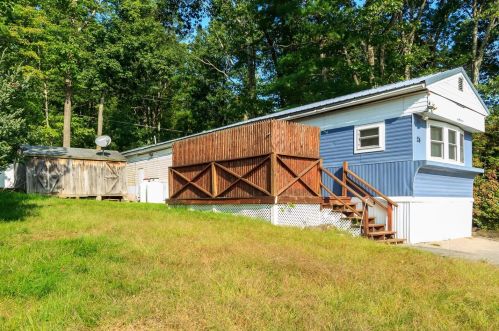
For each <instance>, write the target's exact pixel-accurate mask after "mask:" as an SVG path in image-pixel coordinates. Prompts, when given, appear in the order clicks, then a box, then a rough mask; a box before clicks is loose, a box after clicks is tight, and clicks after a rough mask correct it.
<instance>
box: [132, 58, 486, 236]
mask: <svg viewBox="0 0 499 331" xmlns="http://www.w3.org/2000/svg"><path fill="white" fill-rule="evenodd" d="M487 115H488V110H487V107H486V105H485V103H484V102H483V100H482V99H481V97H480V95H479V94H478V92H477V91H476V89H475V88H474V86H473V84H472V83H471V81H470V79H469V77H468V76H467V74H466V73H465V71H464V70H463V69H462V68H456V69H453V70H449V71H445V72H441V73H437V74H432V75H428V76H424V77H419V78H415V79H411V80H407V81H403V82H399V83H395V84H389V85H385V86H381V87H377V88H373V89H370V90H365V91H361V92H357V93H353V94H349V95H345V96H342V97H338V98H333V99H328V100H324V101H320V102H316V103H312V104H308V105H304V106H300V107H296V108H292V109H288V110H284V111H279V112H275V113H272V114H269V115H266V116H262V117H258V118H254V119H250V120H247V121H243V122H239V123H235V124H232V125H229V126H226V127H223V128H219V129H215V130H211V131H208V132H214V131H217V130H220V129H225V128H230V127H235V126H240V125H243V124H248V123H254V122H258V121H262V120H267V119H281V120H287V121H292V122H297V123H302V124H307V125H311V126H317V127H319V128H320V131H321V134H320V157H321V158H322V160H323V167H324V169H326V170H327V171H328V172H330V173H332V174H337V175H339V174H340V173H342V172H343V171H344V169H342V168H343V164H344V162H348V165H349V168H350V169H351V170H352V171H354V172H355V173H357V174H359V175H360V176H361V177H362V178H363V179H365V180H366V181H367V182H369V183H370V184H372V186H374V187H375V188H376V189H377V190H378V191H379V192H383V193H384V194H386V196H387V197H388V198H389V199H390V200H391V201H393V202H395V203H396V204H397V206H396V207H395V208H394V210H393V215H394V216H393V227H394V229H395V230H396V231H397V233H398V236H399V237H400V238H405V239H406V240H407V241H408V242H410V243H417V242H427V241H434V240H445V239H451V238H459V237H468V236H471V229H472V227H471V223H472V207H473V179H474V177H475V176H476V175H477V174H480V173H482V172H483V170H482V169H477V168H474V167H473V166H472V134H473V133H475V132H483V131H484V127H485V117H486V116H487ZM205 133H207V132H203V133H200V134H197V135H202V134H205ZM197 135H194V136H197ZM177 140H178V139H177ZM175 141H176V140H172V141H168V142H163V143H159V144H155V145H151V146H145V147H141V148H137V149H134V150H130V151H126V152H124V153H123V154H124V155H125V156H126V157H127V159H128V162H129V165H128V169H129V171H128V176H129V179H130V178H132V179H133V180H129V188H128V190H129V192H137V184H138V182H139V181H141V180H142V179H143V178H145V177H147V176H149V175H148V174H147V172H146V169H147V168H148V167H151V168H154V169H155V170H150V173H151V174H152V175H151V176H157V177H158V178H159V177H160V176H163V177H162V178H160V180H162V181H163V182H164V183H165V185H167V182H168V170H167V169H168V167H170V166H171V153H172V152H171V146H172V144H173V143H174V142H175ZM140 162H142V163H140ZM153 164H154V166H153ZM139 169H142V170H141V171H142V172H141V171H139ZM154 171H155V172H157V174H155V173H154ZM325 183H326V184H327V185H328V186H329V188H330V190H331V191H332V192H340V191H341V187H340V186H339V185H338V183H336V182H334V181H330V182H327V179H325ZM164 198H165V199H166V198H167V196H166V195H165V196H164ZM370 213H371V214H373V215H376V216H377V218H378V219H383V218H384V217H386V215H385V214H384V213H386V211H385V210H383V209H380V208H377V207H372V208H371V210H370Z"/></svg>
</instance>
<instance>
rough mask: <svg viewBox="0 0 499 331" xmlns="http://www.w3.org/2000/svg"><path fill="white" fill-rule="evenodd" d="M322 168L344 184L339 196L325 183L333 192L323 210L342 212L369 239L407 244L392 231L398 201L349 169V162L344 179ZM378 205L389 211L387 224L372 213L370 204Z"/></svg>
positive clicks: (344, 170)
mask: <svg viewBox="0 0 499 331" xmlns="http://www.w3.org/2000/svg"><path fill="white" fill-rule="evenodd" d="M321 171H322V173H323V174H325V175H327V176H329V177H330V178H332V179H333V181H334V182H336V183H338V184H340V186H341V188H342V194H341V195H336V194H335V193H334V192H333V191H332V189H330V188H329V187H327V186H326V185H324V184H323V183H321V186H322V188H323V189H324V190H325V191H326V192H327V193H328V194H329V196H325V197H324V198H323V202H322V204H321V208H322V209H324V208H327V209H330V210H331V211H333V212H336V213H341V215H343V217H342V220H343V221H349V222H350V224H351V225H350V226H351V228H352V229H353V228H358V229H360V234H361V235H363V236H365V237H367V238H369V239H372V240H375V241H378V242H382V243H386V244H402V243H404V241H405V240H404V239H399V238H397V236H396V234H397V233H396V231H393V230H392V217H393V215H392V214H393V206H397V204H396V203H395V202H394V201H392V200H391V199H390V198H388V197H387V196H385V195H384V194H382V193H381V192H379V191H378V190H377V189H376V188H374V187H373V186H372V185H371V184H369V183H367V182H366V181H365V180H364V179H362V178H361V177H360V176H358V175H357V174H355V173H354V172H353V171H351V170H349V169H348V163H346V162H344V163H343V174H342V177H343V178H342V179H340V178H338V177H336V176H335V175H334V174H332V173H331V172H330V171H328V170H327V169H325V168H323V167H322V166H321ZM370 192H373V193H370ZM374 195H376V196H374ZM352 197H355V198H357V200H358V202H354V201H352ZM359 205H360V206H361V208H359ZM375 205H378V206H380V207H381V208H383V209H385V210H386V213H387V221H386V223H377V222H376V218H375V217H372V216H369V207H374V206H375Z"/></svg>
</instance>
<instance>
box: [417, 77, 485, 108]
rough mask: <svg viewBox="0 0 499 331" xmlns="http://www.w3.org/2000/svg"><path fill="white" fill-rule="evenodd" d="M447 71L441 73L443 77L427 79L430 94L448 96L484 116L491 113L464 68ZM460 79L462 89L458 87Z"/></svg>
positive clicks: (447, 97)
mask: <svg viewBox="0 0 499 331" xmlns="http://www.w3.org/2000/svg"><path fill="white" fill-rule="evenodd" d="M445 73H446V75H441V77H437V78H438V79H430V80H428V81H427V85H426V88H427V89H428V91H429V92H430V94H436V95H438V96H440V97H443V98H446V99H448V100H450V101H453V102H455V103H457V104H459V105H461V106H463V107H466V108H468V109H471V110H473V111H475V112H478V113H480V114H482V115H484V116H487V115H488V114H489V112H488V109H487V106H486V105H485V103H484V102H483V100H482V98H481V97H480V94H478V92H477V90H476V89H475V87H474V86H473V84H472V82H471V80H470V78H469V77H468V75H467V74H466V72H465V71H464V70H463V68H457V69H454V70H449V71H447V72H445ZM442 74H444V73H442ZM459 80H462V91H461V90H459V88H458V87H459Z"/></svg>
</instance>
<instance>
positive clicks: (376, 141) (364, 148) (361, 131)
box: [355, 123, 385, 153]
mask: <svg viewBox="0 0 499 331" xmlns="http://www.w3.org/2000/svg"><path fill="white" fill-rule="evenodd" d="M384 140H385V123H377V124H368V125H362V126H358V127H355V153H363V152H375V151H382V150H384V149H385V146H384V144H385V142H384Z"/></svg>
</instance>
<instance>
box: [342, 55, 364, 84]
mask: <svg viewBox="0 0 499 331" xmlns="http://www.w3.org/2000/svg"><path fill="white" fill-rule="evenodd" d="M343 54H345V59H346V60H347V64H348V66H349V67H350V68H352V60H351V59H350V54H349V53H348V51H347V49H346V47H344V48H343ZM352 78H353V81H354V82H355V85H357V86H359V85H360V80H359V77H358V76H357V74H356V73H355V71H353V74H352Z"/></svg>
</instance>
